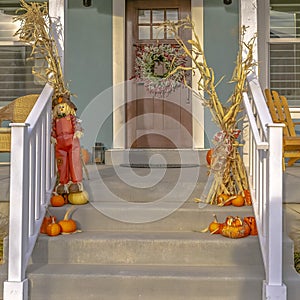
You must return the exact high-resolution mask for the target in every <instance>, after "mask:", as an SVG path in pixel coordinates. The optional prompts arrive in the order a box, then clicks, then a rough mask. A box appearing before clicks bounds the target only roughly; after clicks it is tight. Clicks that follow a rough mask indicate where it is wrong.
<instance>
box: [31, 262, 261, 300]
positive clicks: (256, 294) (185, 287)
mask: <svg viewBox="0 0 300 300" xmlns="http://www.w3.org/2000/svg"><path fill="white" fill-rule="evenodd" d="M263 273H264V272H263V269H262V267H261V266H251V265H248V266H238V267H237V266H234V267H232V266H231V267H230V266H228V267H226V268H223V267H220V266H201V267H195V266H147V265H139V266H132V265H124V266H112V265H110V266H103V265H102V266H99V265H79V264H74V265H65V264H52V265H44V264H34V265H31V266H30V267H29V268H28V276H29V284H30V286H29V295H30V298H29V299H30V300H41V299H43V300H54V299H58V298H60V299H64V300H71V299H72V300H82V299H88V300H117V299H122V300H132V299H143V300H154V299H156V300H183V299H188V300H196V299H197V300H199V299H203V300H217V299H222V300H240V299H244V300H245V299H249V300H253V299H261V290H262V280H263V278H264V276H263Z"/></svg>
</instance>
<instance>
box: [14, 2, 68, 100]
mask: <svg viewBox="0 0 300 300" xmlns="http://www.w3.org/2000/svg"><path fill="white" fill-rule="evenodd" d="M20 4H21V8H20V9H19V10H18V12H19V14H18V16H16V17H15V18H14V20H15V21H19V22H20V28H19V29H18V30H17V32H16V33H15V35H17V36H19V39H20V40H21V41H23V42H25V43H27V44H29V45H30V46H31V47H32V51H31V55H30V58H29V59H32V60H35V61H39V62H41V63H40V65H39V66H36V67H33V70H32V73H33V74H34V75H36V76H37V77H39V78H40V79H41V80H42V81H44V82H48V83H49V84H50V85H51V86H52V87H53V89H54V96H55V95H64V94H69V91H68V90H67V88H66V87H65V82H64V77H63V72H62V67H61V62H60V57H59V53H58V47H57V44H56V41H55V38H54V34H53V30H52V28H53V27H52V20H51V18H50V17H49V12H48V4H47V3H46V2H44V3H41V2H40V3H38V2H31V3H27V2H26V1H25V0H20Z"/></svg>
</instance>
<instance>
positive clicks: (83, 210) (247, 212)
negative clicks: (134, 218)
mask: <svg viewBox="0 0 300 300" xmlns="http://www.w3.org/2000/svg"><path fill="white" fill-rule="evenodd" d="M178 205H179V208H178V209H177V210H175V211H170V210H168V208H165V210H166V212H165V215H166V217H163V218H159V219H157V220H155V221H152V222H141V223H131V222H122V221H120V220H118V219H113V218H112V217H110V215H114V216H117V215H118V214H122V213H123V214H124V211H123V210H122V209H121V208H120V207H119V205H118V204H116V205H114V204H111V203H102V206H101V208H102V209H99V210H98V209H96V208H95V207H94V206H93V204H91V203H88V204H85V205H78V206H77V207H76V209H75V211H74V212H73V219H74V220H75V221H76V222H77V225H78V228H80V229H82V230H83V231H106V230H107V231H121V232H123V231H127V232H128V231H148V232H157V231H158V232H159V231H170V232H181V231H190V232H192V231H199V230H202V229H204V228H206V227H207V226H208V225H209V224H210V222H212V221H213V214H216V215H217V217H218V221H219V222H224V221H225V219H226V217H227V216H229V215H233V216H239V217H246V216H252V215H253V209H252V206H243V207H234V206H226V207H218V206H216V205H206V206H205V207H203V208H201V209H200V208H199V207H198V204H197V203H195V202H192V200H191V201H190V202H186V203H184V204H183V205H182V206H180V203H179V204H178ZM69 207H70V205H65V206H63V207H49V211H50V212H51V214H53V215H55V216H56V217H57V218H58V219H59V220H61V219H63V216H64V214H65V212H66V211H67V209H68V208H69ZM163 209H164V208H163V207H153V208H147V213H149V215H153V219H155V216H157V215H158V216H159V213H161V211H162V210H163ZM114 211H116V213H114ZM109 212H110V213H111V214H110V215H109V214H108V213H109ZM105 213H106V214H105Z"/></svg>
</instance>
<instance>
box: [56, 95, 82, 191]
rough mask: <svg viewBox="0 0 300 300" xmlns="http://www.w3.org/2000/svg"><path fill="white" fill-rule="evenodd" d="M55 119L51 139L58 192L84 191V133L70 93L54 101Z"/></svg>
mask: <svg viewBox="0 0 300 300" xmlns="http://www.w3.org/2000/svg"><path fill="white" fill-rule="evenodd" d="M52 108H53V116H52V117H53V119H52V133H51V141H52V143H54V144H55V156H56V163H57V169H58V175H59V183H58V185H57V186H56V189H55V190H56V192H57V193H58V194H68V193H78V192H81V191H83V185H82V164H81V157H80V151H81V150H80V142H79V139H80V138H81V136H82V135H83V132H82V128H81V126H80V122H81V121H80V120H79V119H78V118H77V117H76V113H75V111H76V109H77V108H76V106H75V104H74V103H72V102H71V101H70V96H69V95H62V96H59V97H57V98H56V99H54V100H53V102H52Z"/></svg>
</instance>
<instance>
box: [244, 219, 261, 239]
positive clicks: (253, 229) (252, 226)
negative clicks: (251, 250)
mask: <svg viewBox="0 0 300 300" xmlns="http://www.w3.org/2000/svg"><path fill="white" fill-rule="evenodd" d="M244 222H246V223H247V224H248V225H249V227H250V235H258V232H257V227H256V221H255V217H245V218H244Z"/></svg>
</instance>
